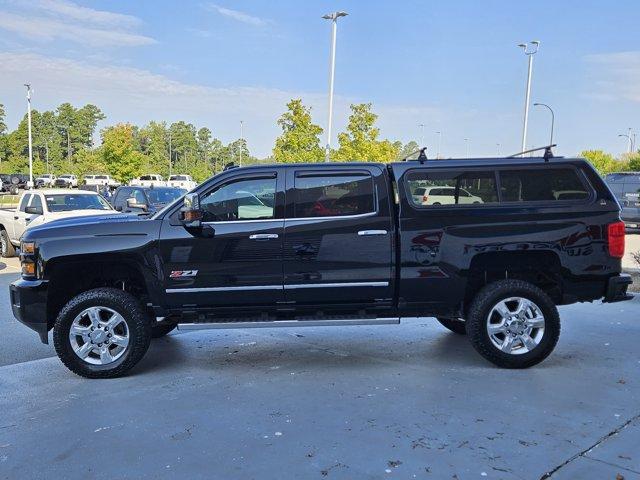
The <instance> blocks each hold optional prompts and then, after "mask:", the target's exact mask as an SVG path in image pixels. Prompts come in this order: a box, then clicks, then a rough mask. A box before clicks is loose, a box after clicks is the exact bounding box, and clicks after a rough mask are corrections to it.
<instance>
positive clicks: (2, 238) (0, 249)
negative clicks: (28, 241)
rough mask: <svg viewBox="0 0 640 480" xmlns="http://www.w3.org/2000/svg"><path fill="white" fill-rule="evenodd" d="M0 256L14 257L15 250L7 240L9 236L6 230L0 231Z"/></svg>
mask: <svg viewBox="0 0 640 480" xmlns="http://www.w3.org/2000/svg"><path fill="white" fill-rule="evenodd" d="M0 255H2V257H3V258H9V257H15V256H16V249H15V247H14V246H13V244H12V243H11V240H9V234H8V233H7V231H6V230H4V229H3V230H0Z"/></svg>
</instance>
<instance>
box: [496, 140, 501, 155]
mask: <svg viewBox="0 0 640 480" xmlns="http://www.w3.org/2000/svg"><path fill="white" fill-rule="evenodd" d="M496 155H498V157H499V156H500V144H499V143H496Z"/></svg>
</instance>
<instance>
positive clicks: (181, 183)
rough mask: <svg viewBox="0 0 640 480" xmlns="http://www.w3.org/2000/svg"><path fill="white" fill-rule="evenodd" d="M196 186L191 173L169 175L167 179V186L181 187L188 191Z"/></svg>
mask: <svg viewBox="0 0 640 480" xmlns="http://www.w3.org/2000/svg"><path fill="white" fill-rule="evenodd" d="M197 186H198V184H197V183H196V182H194V181H193V178H191V175H171V176H170V177H169V180H167V187H176V188H182V189H184V190H186V191H188V192H189V191H191V190H193V189H194V188H196V187H197Z"/></svg>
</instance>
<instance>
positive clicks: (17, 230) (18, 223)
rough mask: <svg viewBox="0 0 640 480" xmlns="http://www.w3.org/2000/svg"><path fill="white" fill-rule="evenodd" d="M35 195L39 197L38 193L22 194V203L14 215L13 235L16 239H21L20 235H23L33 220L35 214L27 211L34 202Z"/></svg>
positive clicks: (13, 238)
mask: <svg viewBox="0 0 640 480" xmlns="http://www.w3.org/2000/svg"><path fill="white" fill-rule="evenodd" d="M33 197H37V195H34V194H31V193H25V194H24V195H22V199H21V200H20V205H18V208H17V209H16V211H15V214H14V216H13V236H12V237H11V239H12V240H14V241H18V240H20V237H22V234H23V233H24V231H25V230H26V228H27V225H28V224H29V222H30V221H31V217H33V215H29V214H27V213H26V212H25V210H26V209H27V207H28V206H29V205H30V203H31V202H32V199H33Z"/></svg>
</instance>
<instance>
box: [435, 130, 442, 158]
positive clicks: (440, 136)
mask: <svg viewBox="0 0 640 480" xmlns="http://www.w3.org/2000/svg"><path fill="white" fill-rule="evenodd" d="M436 135H438V153H437V154H436V159H438V158H440V146H441V145H442V132H436Z"/></svg>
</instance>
